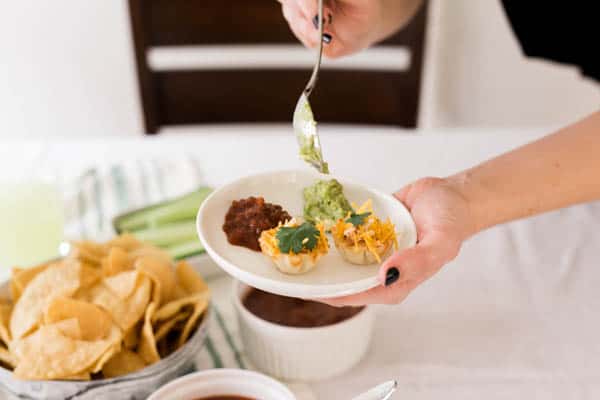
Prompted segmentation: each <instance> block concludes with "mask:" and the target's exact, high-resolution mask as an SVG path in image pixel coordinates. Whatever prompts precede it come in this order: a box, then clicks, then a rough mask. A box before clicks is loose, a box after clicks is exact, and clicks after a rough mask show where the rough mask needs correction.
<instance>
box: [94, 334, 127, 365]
mask: <svg viewBox="0 0 600 400" xmlns="http://www.w3.org/2000/svg"><path fill="white" fill-rule="evenodd" d="M121 348H122V346H121V339H120V338H119V340H118V342H116V343H113V345H112V346H110V347H109V348H108V349H107V350H106V351H105V352H104V354H102V355H101V356H100V358H99V359H98V361H96V362H95V363H94V365H93V366H92V367H91V368H90V371H91V373H93V374H95V373H97V372H100V371H101V370H102V368H103V367H104V365H105V364H106V363H107V362H108V360H110V359H111V358H112V357H113V356H114V355H115V354H117V353H118V352H120V351H121Z"/></svg>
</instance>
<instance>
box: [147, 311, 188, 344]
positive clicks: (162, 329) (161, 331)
mask: <svg viewBox="0 0 600 400" xmlns="http://www.w3.org/2000/svg"><path fill="white" fill-rule="evenodd" d="M190 315H192V313H190V312H188V311H182V312H180V313H179V314H176V315H175V316H174V317H173V318H171V319H169V320H167V321H165V322H163V323H162V324H160V325H158V326H156V327H154V330H155V331H156V334H155V335H154V336H155V339H156V342H160V341H161V339H162V338H164V337H165V336H167V334H168V333H169V332H170V331H171V330H172V329H173V328H174V327H175V325H176V324H177V323H178V322H179V321H184V320H186V319H188V318H189V317H190Z"/></svg>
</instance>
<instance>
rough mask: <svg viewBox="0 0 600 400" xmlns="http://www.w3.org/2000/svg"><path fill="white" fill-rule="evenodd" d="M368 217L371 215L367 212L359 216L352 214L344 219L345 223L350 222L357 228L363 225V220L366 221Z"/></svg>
mask: <svg viewBox="0 0 600 400" xmlns="http://www.w3.org/2000/svg"><path fill="white" fill-rule="evenodd" d="M369 215H371V213H370V212H368V211H367V212H364V213H361V214H356V213H354V212H353V213H352V214H350V217H348V218H347V219H346V222H350V223H351V224H352V225H354V226H359V225H362V224H364V223H365V219H367V217H368V216H369Z"/></svg>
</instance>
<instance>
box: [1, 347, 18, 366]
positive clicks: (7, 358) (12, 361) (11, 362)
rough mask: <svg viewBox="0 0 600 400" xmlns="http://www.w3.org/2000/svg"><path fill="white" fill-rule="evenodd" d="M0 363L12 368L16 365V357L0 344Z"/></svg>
mask: <svg viewBox="0 0 600 400" xmlns="http://www.w3.org/2000/svg"><path fill="white" fill-rule="evenodd" d="M0 363H2V364H4V365H6V366H8V367H10V368H14V367H15V366H16V365H17V359H16V358H15V356H14V355H13V354H12V353H10V352H9V351H8V349H7V348H6V347H4V346H0Z"/></svg>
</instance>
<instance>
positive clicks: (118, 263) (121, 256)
mask: <svg viewBox="0 0 600 400" xmlns="http://www.w3.org/2000/svg"><path fill="white" fill-rule="evenodd" d="M130 269H133V262H132V260H131V258H130V257H129V255H128V254H127V252H126V251H125V250H123V249H122V248H120V247H112V248H111V249H110V251H109V252H108V257H106V258H105V259H104V260H103V261H102V273H103V274H104V276H105V277H108V276H112V275H117V274H120V273H121V272H125V271H128V270H130Z"/></svg>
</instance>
